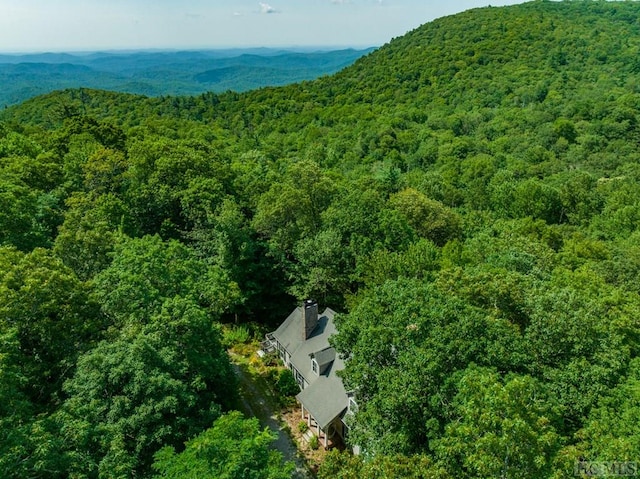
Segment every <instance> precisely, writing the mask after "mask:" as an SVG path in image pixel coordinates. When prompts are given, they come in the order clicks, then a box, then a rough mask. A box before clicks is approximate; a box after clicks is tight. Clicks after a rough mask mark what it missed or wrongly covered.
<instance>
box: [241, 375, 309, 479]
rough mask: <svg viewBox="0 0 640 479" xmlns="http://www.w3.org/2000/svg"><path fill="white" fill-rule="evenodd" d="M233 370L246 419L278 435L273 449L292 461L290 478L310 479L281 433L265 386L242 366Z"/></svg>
mask: <svg viewBox="0 0 640 479" xmlns="http://www.w3.org/2000/svg"><path fill="white" fill-rule="evenodd" d="M233 370H234V372H235V373H236V376H237V377H238V383H239V385H240V395H241V405H242V408H243V412H244V414H245V415H246V416H247V417H251V416H253V417H256V418H258V420H259V421H260V424H262V426H263V427H265V426H266V427H268V428H269V429H270V430H271V431H273V432H275V433H276V434H277V435H278V438H277V439H276V440H275V441H274V443H273V447H274V448H275V449H276V450H278V451H280V452H281V453H282V455H283V456H284V459H285V460H286V461H293V462H294V463H295V465H296V470H295V472H294V473H293V475H292V476H291V477H292V478H294V479H312V477H313V476H312V475H311V474H310V473H309V471H308V470H307V468H306V466H305V463H304V460H303V459H302V458H300V457H299V456H298V450H297V449H296V446H295V444H294V443H293V441H292V440H291V438H290V437H289V435H288V434H287V432H286V431H283V430H282V428H281V427H280V423H279V421H278V416H277V414H276V412H275V410H274V407H273V405H272V402H273V400H272V398H270V396H269V393H268V392H267V390H266V385H263V384H260V383H259V382H258V381H254V379H253V378H252V377H251V375H250V374H249V373H247V372H246V371H245V370H244V369H243V367H242V366H240V365H238V364H233Z"/></svg>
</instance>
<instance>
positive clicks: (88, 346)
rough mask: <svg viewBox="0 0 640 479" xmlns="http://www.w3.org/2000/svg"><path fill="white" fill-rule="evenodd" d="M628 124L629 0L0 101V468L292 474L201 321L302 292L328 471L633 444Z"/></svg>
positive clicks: (602, 452)
mask: <svg viewBox="0 0 640 479" xmlns="http://www.w3.org/2000/svg"><path fill="white" fill-rule="evenodd" d="M639 120H640V4H639V3H638V2H630V1H621V2H617V1H611V2H609V1H580V0H574V1H568V0H566V1H561V2H555V1H545V0H536V1H532V2H529V3H524V4H520V5H515V6H509V7H500V8H496V7H487V8H481V9H474V10H470V11H467V12H464V13H461V14H457V15H454V16H450V17H445V18H441V19H437V20H435V21H433V22H430V23H426V24H424V25H423V26H421V27H420V28H418V29H416V30H414V31H412V32H409V33H408V34H406V35H404V36H402V37H399V38H395V39H393V40H391V41H390V42H389V43H388V44H386V45H384V46H383V47H381V48H379V49H378V50H376V51H374V52H372V53H369V54H368V55H366V56H364V57H362V58H360V59H359V60H358V61H356V62H355V64H353V65H352V66H350V67H348V68H345V69H343V70H341V71H340V72H338V73H336V74H334V75H332V76H326V77H322V78H320V79H317V80H314V81H304V82H301V83H298V84H294V85H289V86H285V87H277V88H276V87H269V88H261V89H257V90H252V91H249V92H245V93H234V92H225V93H204V94H201V95H198V96H192V97H186V96H164V97H145V96H140V95H133V94H124V93H115V92H107V91H101V90H92V89H87V88H81V89H72V90H64V91H57V92H54V93H50V94H47V95H44V96H39V97H36V98H33V99H31V100H28V101H26V102H24V103H22V104H20V105H17V106H14V107H10V108H8V109H6V110H4V111H3V112H2V113H0V122H1V123H0V169H1V171H2V175H0V245H1V246H0V298H2V300H1V301H0V477H4V478H21V479H22V478H27V477H28V478H66V477H70V478H132V479H133V478H152V477H155V478H178V477H180V478H182V477H186V478H188V477H194V478H195V477H198V478H206V477H211V478H229V479H231V478H234V479H235V478H247V477H251V478H269V479H277V478H284V477H289V475H290V469H289V468H290V465H288V464H286V463H284V462H283V460H282V458H281V457H279V456H278V454H277V453H275V452H274V451H273V450H271V449H270V448H269V444H270V443H271V441H272V440H273V438H272V437H271V436H270V435H269V434H268V432H267V431H263V430H261V429H260V427H259V425H258V424H257V422H256V420H255V419H252V418H245V417H242V416H241V415H239V414H238V413H237V412H234V411H233V409H234V408H235V404H236V401H237V397H236V396H237V385H236V379H235V376H234V375H233V374H232V370H231V366H230V363H229V358H228V356H227V354H226V352H225V349H224V347H223V343H222V339H221V338H222V333H221V327H222V326H221V325H223V324H225V323H230V322H238V323H241V324H249V323H251V324H257V325H260V326H261V327H262V328H263V330H264V331H270V330H273V328H274V326H276V325H278V324H279V322H280V321H282V320H283V318H285V317H286V315H287V314H288V313H289V312H290V311H291V309H292V308H293V307H294V306H295V305H296V304H297V303H298V301H299V300H301V299H303V298H308V297H313V298H317V299H318V301H319V302H320V304H321V305H322V306H323V307H324V306H329V307H331V308H333V309H334V310H336V311H338V312H339V314H338V315H337V317H336V325H337V328H338V334H337V335H336V336H335V337H334V339H333V341H334V346H335V348H336V349H337V351H338V352H339V353H340V354H341V356H342V357H343V358H344V359H345V360H346V369H345V370H344V373H343V380H344V383H345V385H346V386H347V388H348V389H349V390H350V391H354V392H355V394H356V399H357V404H358V411H357V413H356V414H355V415H354V417H353V422H352V424H351V426H350V431H351V432H350V436H349V437H350V441H351V442H352V444H357V445H359V446H360V448H361V451H362V454H360V455H358V456H353V455H350V454H347V453H339V452H332V453H331V454H330V455H329V457H328V459H327V461H326V462H325V463H324V464H323V465H322V466H321V467H320V470H319V472H318V477H319V478H320V479H328V478H338V479H352V478H353V479H355V478H361V477H367V478H374V479H378V478H379V479H382V478H392V477H393V478H432V479H435V478H438V479H453V478H456V479H457V478H463V479H464V478H468V479H472V478H522V479H524V478H549V479H560V478H566V477H579V475H580V474H579V471H577V469H576V467H578V466H579V465H580V464H583V463H608V464H612V463H615V464H621V463H623V464H627V465H628V467H629V468H632V469H633V468H635V467H637V466H636V464H637V461H640V357H639V348H640V229H639V228H640V150H639V146H640V123H639ZM635 470H636V471H637V469H635ZM632 472H633V471H632ZM584 477H586V476H584Z"/></svg>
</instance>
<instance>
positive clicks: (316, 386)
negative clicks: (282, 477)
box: [273, 307, 348, 429]
mask: <svg viewBox="0 0 640 479" xmlns="http://www.w3.org/2000/svg"><path fill="white" fill-rule="evenodd" d="M334 315H335V312H334V311H333V310H331V309H330V308H327V309H325V310H324V312H323V313H322V314H320V315H319V318H318V325H317V326H316V328H315V329H314V330H313V331H312V333H311V334H310V335H309V338H308V339H307V340H306V341H304V340H303V335H302V328H303V325H302V322H303V320H302V308H300V307H298V308H296V309H295V310H294V311H293V312H292V313H291V314H290V315H289V317H288V318H287V319H286V320H285V321H284V322H283V323H282V324H281V325H280V327H279V328H278V329H276V330H275V331H274V332H273V336H274V337H275V338H276V339H277V340H278V342H279V343H280V344H281V345H282V346H284V348H285V349H286V350H287V351H288V352H289V354H290V355H291V362H292V363H293V365H294V366H295V368H296V369H297V370H298V371H299V372H300V374H302V376H303V377H304V379H305V381H306V382H307V383H308V384H309V386H307V387H306V388H305V389H304V391H302V392H301V393H300V394H298V395H297V396H296V398H297V399H298V400H299V401H300V402H301V403H302V404H303V405H304V407H305V408H306V409H307V410H308V411H309V412H310V413H311V415H312V416H313V417H314V418H315V420H316V421H317V422H318V424H319V425H320V427H321V428H323V429H324V428H326V427H327V426H328V425H329V424H330V423H331V422H332V421H333V420H334V419H335V418H336V417H338V416H340V415H341V414H342V413H343V412H344V410H345V409H346V407H347V404H348V397H347V393H346V391H345V389H344V386H343V384H342V379H341V378H339V377H338V376H337V375H336V372H337V371H340V370H341V369H344V362H343V361H342V359H341V358H340V356H339V355H338V354H336V352H335V349H333V348H332V347H331V346H330V345H329V337H330V336H332V335H333V334H335V332H336V328H335V325H334V324H333V317H334ZM312 354H314V355H315V357H316V362H317V363H318V365H320V366H321V368H322V365H323V364H326V363H327V361H330V356H331V355H333V356H334V359H333V364H330V365H329V366H328V367H327V368H326V370H324V371H322V374H321V375H320V376H318V375H317V374H316V373H314V372H313V370H312V369H311V355H312Z"/></svg>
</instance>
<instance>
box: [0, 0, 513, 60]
mask: <svg viewBox="0 0 640 479" xmlns="http://www.w3.org/2000/svg"><path fill="white" fill-rule="evenodd" d="M516 3H522V1H517V0H512V1H509V0H504V1H503V0H433V1H432V0H262V1H254V0H0V52H3V53H23V52H63V51H66V52H71V51H96V50H130V49H200V48H202V49H204V48H229V47H308V46H311V47H369V46H380V45H383V44H385V43H387V42H389V41H390V40H391V39H392V38H394V37H398V36H401V35H404V34H405V33H406V32H408V31H410V30H413V29H414V28H416V27H418V26H420V25H422V24H423V23H426V22H428V21H431V20H433V19H435V18H438V17H442V16H444V15H450V14H453V13H457V12H461V11H463V10H468V9H470V8H475V7H485V6H488V5H492V6H502V5H511V4H516Z"/></svg>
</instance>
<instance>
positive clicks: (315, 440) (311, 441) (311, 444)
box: [309, 435, 320, 449]
mask: <svg viewBox="0 0 640 479" xmlns="http://www.w3.org/2000/svg"><path fill="white" fill-rule="evenodd" d="M309 447H310V448H311V449H318V448H319V447H320V441H319V440H318V436H316V435H313V436H311V439H309Z"/></svg>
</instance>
